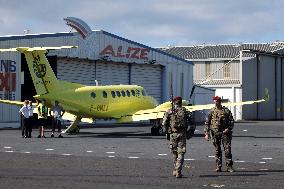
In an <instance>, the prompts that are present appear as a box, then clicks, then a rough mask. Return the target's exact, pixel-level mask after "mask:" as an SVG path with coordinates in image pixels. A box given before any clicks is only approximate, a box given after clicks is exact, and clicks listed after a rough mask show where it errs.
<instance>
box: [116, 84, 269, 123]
mask: <svg viewBox="0 0 284 189" xmlns="http://www.w3.org/2000/svg"><path fill="white" fill-rule="evenodd" d="M267 101H269V94H268V89H265V94H264V97H263V99H261V100H255V101H244V102H228V103H222V105H223V106H226V107H229V106H243V105H249V104H254V103H261V102H267ZM214 106H215V104H206V105H193V106H183V107H185V108H186V109H187V110H188V111H190V112H194V111H198V110H206V109H211V108H213V107H214ZM169 108H170V107H169V106H162V107H156V108H154V109H147V110H140V111H138V112H135V113H134V114H132V115H125V116H122V117H121V118H120V119H118V121H119V122H121V123H124V122H131V121H142V120H151V119H161V118H163V117H164V114H165V112H166V111H167V110H168V109H169Z"/></svg>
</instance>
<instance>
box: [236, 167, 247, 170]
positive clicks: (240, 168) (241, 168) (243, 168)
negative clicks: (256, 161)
mask: <svg viewBox="0 0 284 189" xmlns="http://www.w3.org/2000/svg"><path fill="white" fill-rule="evenodd" d="M237 169H239V170H245V169H248V168H245V167H238V168H237Z"/></svg>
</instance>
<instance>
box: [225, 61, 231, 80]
mask: <svg viewBox="0 0 284 189" xmlns="http://www.w3.org/2000/svg"><path fill="white" fill-rule="evenodd" d="M223 69H224V79H229V78H230V77H231V64H227V62H225V63H224V67H223Z"/></svg>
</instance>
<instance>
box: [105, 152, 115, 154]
mask: <svg viewBox="0 0 284 189" xmlns="http://www.w3.org/2000/svg"><path fill="white" fill-rule="evenodd" d="M106 153H107V154H115V152H106Z"/></svg>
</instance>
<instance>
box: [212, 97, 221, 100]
mask: <svg viewBox="0 0 284 189" xmlns="http://www.w3.org/2000/svg"><path fill="white" fill-rule="evenodd" d="M213 100H216V101H221V97H219V96H214V97H213Z"/></svg>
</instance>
